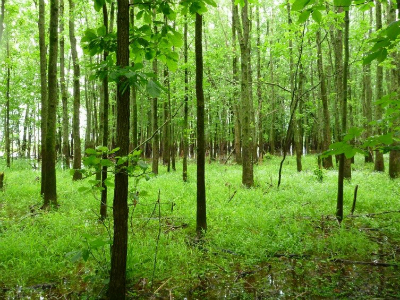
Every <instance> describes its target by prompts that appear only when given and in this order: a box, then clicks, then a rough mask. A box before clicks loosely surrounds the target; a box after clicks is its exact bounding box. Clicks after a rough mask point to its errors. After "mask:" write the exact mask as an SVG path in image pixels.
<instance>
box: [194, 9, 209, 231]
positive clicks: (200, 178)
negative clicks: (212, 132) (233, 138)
mask: <svg viewBox="0 0 400 300" xmlns="http://www.w3.org/2000/svg"><path fill="white" fill-rule="evenodd" d="M202 28H203V17H202V16H201V15H200V14H196V24H195V52H196V97H197V217H196V232H197V235H198V236H201V235H202V233H203V232H204V231H206V230H207V214H206V184H205V160H206V155H205V154H206V153H205V150H206V149H205V147H206V143H205V134H204V91H203V42H202Z"/></svg>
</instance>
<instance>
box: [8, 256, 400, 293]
mask: <svg viewBox="0 0 400 300" xmlns="http://www.w3.org/2000/svg"><path fill="white" fill-rule="evenodd" d="M192 283H193V285H192V286H190V287H187V286H185V285H179V283H178V282H174V281H173V280H168V281H164V282H159V283H157V284H155V285H154V286H155V287H156V288H152V289H151V288H150V287H149V285H148V284H146V282H144V280H143V279H142V280H139V281H138V282H137V283H135V284H133V285H131V288H130V291H129V292H128V299H327V298H330V299H332V298H333V299H400V269H399V268H398V267H395V266H390V264H385V263H381V262H379V261H378V260H375V261H371V262H361V261H348V260H337V261H326V260H322V259H316V258H299V257H290V256H289V257H286V256H282V257H279V258H273V259H271V260H270V262H268V263H265V264H263V265H255V266H254V267H252V268H249V269H247V270H237V271H236V272H234V273H231V274H229V273H227V272H225V271H224V270H223V268H222V267H219V266H216V268H215V271H210V272H209V273H207V274H205V275H204V276H201V277H198V280H197V281H196V282H192ZM81 288H82V286H81ZM154 291H157V292H156V293H154ZM0 298H2V299H102V298H104V290H102V289H98V290H96V291H94V290H92V291H88V290H86V291H81V292H77V291H73V290H71V289H69V288H68V285H67V284H55V283H48V284H43V285H37V286H32V287H28V288H22V287H17V288H16V289H13V290H3V291H2V293H1V291H0Z"/></svg>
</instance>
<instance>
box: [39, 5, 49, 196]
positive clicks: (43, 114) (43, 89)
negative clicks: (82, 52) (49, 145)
mask: <svg viewBox="0 0 400 300" xmlns="http://www.w3.org/2000/svg"><path fill="white" fill-rule="evenodd" d="M45 19H46V18H45V4H44V0H39V22H38V28H39V51H40V105H41V110H40V120H41V123H40V141H41V143H40V144H41V145H40V146H41V152H40V157H41V158H42V168H41V179H42V180H41V186H40V194H41V195H43V194H44V192H45V186H46V171H45V170H46V159H45V157H47V155H46V131H47V78H46V77H47V54H46V52H47V50H46V36H45V34H46V29H45Z"/></svg>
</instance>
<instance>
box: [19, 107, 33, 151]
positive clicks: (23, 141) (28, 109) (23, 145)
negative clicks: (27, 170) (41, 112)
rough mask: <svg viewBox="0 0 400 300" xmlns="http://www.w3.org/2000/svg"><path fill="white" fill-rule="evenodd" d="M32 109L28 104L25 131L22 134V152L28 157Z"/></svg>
mask: <svg viewBox="0 0 400 300" xmlns="http://www.w3.org/2000/svg"><path fill="white" fill-rule="evenodd" d="M30 109H31V106H30V104H27V105H26V110H25V117H24V132H23V136H22V146H21V153H22V157H28V158H29V156H28V155H27V153H26V150H27V146H28V140H27V139H28V135H29V132H28V131H29V115H30Z"/></svg>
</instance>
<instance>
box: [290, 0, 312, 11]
mask: <svg viewBox="0 0 400 300" xmlns="http://www.w3.org/2000/svg"><path fill="white" fill-rule="evenodd" d="M308 3H310V0H296V1H294V3H293V5H292V10H293V11H300V10H302V9H303V8H304V7H306V6H307V4H308Z"/></svg>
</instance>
